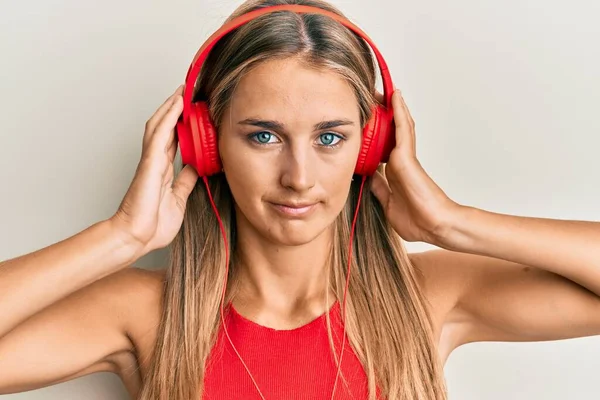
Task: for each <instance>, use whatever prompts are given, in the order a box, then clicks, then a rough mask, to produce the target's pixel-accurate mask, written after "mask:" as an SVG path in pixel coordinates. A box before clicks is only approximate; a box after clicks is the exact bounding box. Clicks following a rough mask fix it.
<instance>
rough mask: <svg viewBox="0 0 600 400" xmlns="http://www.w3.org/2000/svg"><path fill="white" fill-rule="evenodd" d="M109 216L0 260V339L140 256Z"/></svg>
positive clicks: (134, 246) (133, 243)
mask: <svg viewBox="0 0 600 400" xmlns="http://www.w3.org/2000/svg"><path fill="white" fill-rule="evenodd" d="M127 238H128V236H126V235H123V234H120V233H119V231H118V230H117V229H116V228H115V227H114V226H113V224H112V221H111V220H106V221H102V222H99V223H96V224H94V225H92V226H90V227H89V228H87V229H85V230H84V231H82V232H80V233H78V234H76V235H74V236H72V237H70V238H68V239H65V240H63V241H61V242H58V243H56V244H53V245H51V246H48V247H46V248H43V249H41V250H38V251H35V252H33V253H30V254H26V255H23V256H21V257H17V258H14V259H11V260H7V261H3V262H2V263H0V293H1V295H0V311H1V315H2V318H0V338H2V337H3V336H5V335H6V334H7V333H8V332H10V331H11V330H12V329H14V328H15V327H16V326H17V325H19V324H20V323H22V322H23V321H25V320H26V319H27V318H29V317H31V316H32V315H34V314H36V313H37V312H39V311H41V310H43V309H44V308H46V307H47V306H49V305H50V304H52V303H54V302H56V301H58V300H60V299H62V298H64V297H66V296H67V295H69V294H70V293H72V292H75V291H76V290H78V289H80V288H82V287H84V286H86V285H89V284H90V283H92V282H94V281H96V280H98V279H100V278H102V277H104V276H106V275H109V274H111V273H113V272H116V271H118V270H119V269H122V268H124V267H125V266H126V265H128V264H130V263H131V262H133V261H134V260H135V259H136V258H137V257H139V254H138V253H139V250H140V249H139V246H138V245H137V244H135V242H133V241H130V240H128V239H127Z"/></svg>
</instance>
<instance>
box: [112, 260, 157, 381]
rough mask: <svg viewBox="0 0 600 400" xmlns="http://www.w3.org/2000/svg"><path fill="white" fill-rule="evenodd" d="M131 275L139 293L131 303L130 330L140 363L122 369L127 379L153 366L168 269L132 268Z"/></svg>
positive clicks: (133, 291) (135, 290) (133, 286)
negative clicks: (133, 366) (150, 364)
mask: <svg viewBox="0 0 600 400" xmlns="http://www.w3.org/2000/svg"><path fill="white" fill-rule="evenodd" d="M129 275H130V276H129V277H128V279H127V280H128V281H129V282H128V285H129V287H130V290H131V292H132V293H135V295H134V296H133V297H132V299H131V302H130V303H129V305H128V308H129V313H130V316H131V318H130V324H129V326H128V327H127V333H128V335H129V337H130V339H131V341H132V343H133V346H134V348H133V351H134V354H135V357H136V359H137V365H136V366H135V367H136V368H135V369H134V370H132V371H127V370H124V371H122V374H121V375H122V377H123V379H124V380H125V379H128V375H127V374H128V373H129V374H134V373H135V374H140V373H141V376H144V375H145V373H146V372H147V370H148V368H149V363H150V361H151V356H152V351H153V349H154V345H155V343H156V336H157V331H158V326H159V323H160V317H161V314H162V305H163V291H164V283H165V279H166V269H157V270H146V269H141V268H130V271H129ZM138 368H139V371H137V369H138Z"/></svg>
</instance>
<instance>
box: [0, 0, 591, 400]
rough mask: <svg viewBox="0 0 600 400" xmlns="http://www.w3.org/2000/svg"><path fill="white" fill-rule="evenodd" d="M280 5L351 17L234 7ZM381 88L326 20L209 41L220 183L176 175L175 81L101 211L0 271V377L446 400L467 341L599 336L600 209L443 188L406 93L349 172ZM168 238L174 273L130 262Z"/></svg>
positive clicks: (175, 391)
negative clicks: (381, 156) (104, 216)
mask: <svg viewBox="0 0 600 400" xmlns="http://www.w3.org/2000/svg"><path fill="white" fill-rule="evenodd" d="M290 3H294V4H305V5H311V6H315V7H319V8H322V9H324V10H329V11H331V12H334V13H337V14H339V15H342V14H341V13H340V12H339V11H338V10H336V9H335V8H334V7H332V6H331V5H329V4H327V3H325V2H323V1H320V0H298V1H284V0H251V1H247V2H245V3H244V4H243V5H242V6H240V8H238V9H237V10H236V11H235V12H234V14H233V15H232V16H231V17H230V20H231V19H233V18H235V17H238V16H240V15H244V14H246V13H247V12H250V11H251V10H254V9H257V8H260V7H265V6H271V5H276V4H290ZM375 82H376V67H375V63H374V60H373V58H372V56H371V52H370V50H369V47H368V46H367V45H366V43H365V42H364V41H363V40H361V39H360V38H359V37H358V36H357V35H355V34H354V33H352V32H351V31H350V30H349V29H347V28H346V27H344V26H342V25H341V24H339V23H338V22H336V21H334V20H332V19H331V18H328V17H326V16H322V15H311V14H302V15H301V14H297V13H294V12H277V13H270V14H266V15H264V16H262V17H261V18H257V19H255V20H253V21H251V22H248V23H247V24H245V25H243V26H242V27H240V28H239V29H237V30H236V31H234V32H232V33H231V34H229V35H227V36H226V37H224V38H223V39H222V40H221V41H219V43H218V44H217V45H216V47H215V48H214V49H213V51H212V52H211V54H210V56H209V58H208V59H207V60H206V63H205V64H204V65H203V67H202V74H201V75H200V77H199V79H198V81H197V84H196V86H195V87H196V89H197V90H196V93H195V94H194V99H195V100H200V99H204V100H208V102H209V104H210V116H211V119H212V121H214V124H215V127H216V128H217V131H218V150H219V156H220V159H221V161H222V166H223V172H222V173H218V174H216V175H213V176H210V177H209V178H208V179H207V186H208V187H209V188H210V191H208V190H207V189H206V187H205V185H204V184H203V181H202V180H199V179H198V175H197V173H196V171H195V169H194V168H192V167H191V166H190V165H186V166H185V167H184V168H183V169H182V170H181V172H180V173H179V174H177V176H175V175H176V174H175V173H174V167H173V161H174V158H175V153H176V150H177V135H176V133H175V126H176V123H177V120H178V118H179V117H180V114H181V113H182V109H183V99H182V94H183V87H179V88H178V89H177V90H176V92H175V93H174V94H173V95H172V96H171V97H169V98H168V99H167V101H166V102H165V103H164V104H163V105H162V106H160V108H159V109H158V110H157V111H156V112H155V114H154V115H153V116H152V117H151V118H150V119H149V120H148V122H147V124H146V130H145V133H144V138H143V151H142V157H141V160H140V163H139V166H138V169H137V171H136V174H135V177H134V179H133V182H132V183H131V186H130V188H129V190H128V191H127V193H126V195H125V197H124V199H123V201H122V203H121V205H120V207H119V209H118V210H117V211H116V213H115V214H114V216H113V217H112V218H110V219H108V220H105V221H101V222H98V223H96V224H94V225H92V226H90V227H89V228H87V229H86V230H84V231H82V232H80V233H78V234H77V235H74V236H72V237H70V238H67V239H65V240H63V241H61V242H59V243H56V244H53V245H51V246H49V247H46V248H43V249H40V250H38V251H36V252H33V253H31V254H26V255H23V256H21V257H17V258H14V259H11V260H7V261H4V262H3V263H2V264H1V265H0V293H2V295H1V296H0V311H1V315H2V318H1V319H0V393H2V394H6V393H16V392H22V391H27V390H31V389H35V388H40V387H44V386H48V385H52V384H56V383H59V382H64V381H67V380H70V379H74V378H77V377H80V376H83V375H87V374H90V373H93V372H98V371H111V372H114V373H116V374H118V375H119V376H120V377H121V378H122V380H123V382H124V383H125V385H126V387H127V389H128V391H129V392H130V394H131V396H132V398H140V399H186V400H187V399H198V398H205V399H240V398H243V399H268V400H271V399H306V398H310V399H330V398H337V399H350V398H355V399H367V398H368V399H375V398H377V397H379V398H385V399H390V400H398V399H424V400H425V399H426V400H431V399H445V398H446V390H445V385H444V379H443V365H444V362H445V361H446V359H447V358H448V356H449V354H450V353H451V352H452V351H453V350H454V349H456V348H457V347H458V346H460V345H462V344H465V343H470V342H475V341H540V340H555V339H565V338H573V337H580V336H589V335H597V334H600V297H599V296H600V224H598V223H593V222H585V221H563V220H550V219H540V218H528V217H516V216H510V215H501V214H496V213H492V212H488V211H484V210H480V209H476V208H473V207H469V206H466V205H461V204H458V203H456V202H454V201H452V200H451V199H450V198H448V196H446V194H445V193H444V192H443V191H442V190H441V189H440V188H439V187H438V186H437V185H436V184H435V183H434V182H433V181H432V179H431V178H430V177H429V176H428V175H427V173H426V172H425V171H424V169H423V168H422V166H421V165H420V163H419V161H418V160H417V157H416V150H415V145H416V141H415V124H414V122H413V120H412V118H411V116H410V113H409V111H408V108H407V106H406V104H405V102H404V100H403V99H402V96H401V94H400V92H399V91H395V92H394V94H393V97H392V105H393V113H394V114H393V115H394V121H395V135H396V136H395V140H396V144H395V147H394V149H393V151H392V153H391V155H390V157H389V162H388V163H387V164H386V167H385V169H384V168H382V167H381V168H380V169H379V171H378V172H377V173H375V174H374V175H373V176H370V177H368V178H367V179H366V181H363V179H362V177H360V176H357V175H355V174H354V172H355V165H356V163H357V158H358V157H359V151H360V148H361V141H362V128H363V127H364V126H365V124H366V123H367V121H369V119H370V118H371V110H372V107H373V105H374V104H376V101H377V99H378V98H379V99H380V96H379V95H378V94H377V93H376V89H375ZM362 188H364V189H365V190H364V192H362ZM213 200H214V206H215V208H216V209H217V210H218V214H217V213H215V212H214V210H213V205H212V204H213V203H212V202H213ZM357 209H358V214H357V215H358V216H357V220H356V227H355V231H353V229H352V225H353V222H354V220H353V218H354V212H355V211H356V210H357ZM217 215H218V216H219V218H220V219H221V220H219V219H218V218H217ZM221 222H222V226H221ZM221 227H223V230H221ZM223 233H224V234H225V238H224V237H222V234H223ZM224 239H226V241H225V240H224ZM403 240H404V241H409V242H413V241H424V242H428V243H431V244H433V245H435V246H437V247H439V250H432V251H427V252H423V253H415V254H407V252H406V250H405V248H404V247H403V242H402V241H403ZM226 244H229V246H227V245H226ZM350 244H352V248H351V253H350V256H349V253H348V251H349V249H350V248H349V246H350ZM168 245H169V246H170V249H171V258H170V263H169V265H168V266H166V267H165V268H164V269H161V270H158V271H147V270H142V269H138V268H132V267H130V266H131V264H132V263H133V262H134V261H135V260H137V259H138V258H139V257H141V256H142V255H144V254H147V253H148V252H150V251H152V250H154V249H158V248H162V247H165V246H168ZM229 255H230V256H231V257H229ZM348 263H349V264H348ZM347 265H349V266H350V268H349V270H347ZM348 271H349V273H348ZM347 283H348V286H346V284H347ZM346 289H347V291H346ZM346 292H347V293H346ZM346 294H347V296H346ZM222 295H224V297H222ZM225 328H226V329H225ZM346 338H347V346H346V347H344V343H345V342H344V341H345V340H346ZM338 368H339V370H338ZM201 396H202V397H201Z"/></svg>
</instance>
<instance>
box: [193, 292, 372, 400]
mask: <svg viewBox="0 0 600 400" xmlns="http://www.w3.org/2000/svg"><path fill="white" fill-rule="evenodd" d="M224 310H225V323H226V324H227V332H228V333H229V336H230V337H231V341H232V342H233V344H234V345H235V347H236V349H237V350H238V352H239V353H240V355H241V357H242V359H243V360H244V362H245V363H246V365H247V366H248V369H249V370H250V373H251V374H252V376H253V377H254V379H255V380H256V384H257V385H258V387H259V388H260V391H261V392H262V394H263V396H264V398H265V400H306V399H310V400H330V399H331V393H332V391H333V383H334V381H335V377H336V373H337V366H336V364H335V362H334V358H333V354H332V352H331V348H330V346H329V340H328V336H327V321H326V319H325V318H326V317H325V314H322V315H321V316H319V317H317V318H316V319H314V320H313V321H311V322H309V323H307V324H305V325H303V326H300V327H298V328H295V329H290V330H277V329H273V328H269V327H266V326H262V325H259V324H257V323H255V322H253V321H251V320H249V319H247V318H245V317H244V316H242V315H241V314H239V313H238V312H237V311H236V310H235V308H234V307H233V305H232V304H231V303H229V304H228V305H227V307H225V309H224ZM329 316H330V319H331V328H332V333H333V337H334V343H335V347H336V353H337V354H338V357H339V354H340V350H341V345H342V336H341V335H342V333H343V326H342V322H341V311H340V304H339V301H336V302H335V303H334V304H333V306H332V307H331V309H330V310H329ZM342 373H343V374H344V376H345V378H346V381H347V382H348V384H347V385H345V384H344V381H343V380H342V376H341V374H342ZM377 393H378V395H379V388H378V390H377ZM202 399H203V400H242V399H243V400H255V399H256V400H261V397H260V394H259V393H258V391H257V390H256V387H255V386H254V383H253V382H252V379H251V378H250V375H248V372H247V371H246V369H245V368H244V365H243V364H242V362H241V361H240V359H239V358H238V356H237V354H236V353H235V352H234V350H233V348H232V346H231V343H230V342H229V340H228V339H227V336H226V335H225V332H224V330H223V326H222V325H221V327H220V328H219V333H218V338H217V342H216V344H215V346H214V347H213V349H212V350H211V353H210V355H209V359H208V362H207V367H206V374H205V380H204V394H203V397H202ZM334 399H335V400H350V399H353V400H365V399H367V377H366V374H365V372H364V369H363V367H362V365H361V363H360V361H359V360H358V358H357V357H356V354H355V353H354V351H353V349H352V347H351V345H350V342H349V340H348V336H346V342H345V344H344V355H343V358H342V368H341V373H340V376H339V377H338V381H337V387H336V389H335V397H334Z"/></svg>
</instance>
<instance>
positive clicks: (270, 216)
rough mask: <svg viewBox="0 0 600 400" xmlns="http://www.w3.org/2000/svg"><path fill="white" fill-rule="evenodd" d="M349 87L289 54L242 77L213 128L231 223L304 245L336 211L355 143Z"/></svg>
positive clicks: (356, 119)
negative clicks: (233, 220)
mask: <svg viewBox="0 0 600 400" xmlns="http://www.w3.org/2000/svg"><path fill="white" fill-rule="evenodd" d="M361 133H362V130H361V127H360V113H359V107H358V103H357V99H356V96H355V94H354V92H353V90H352V87H351V86H350V85H349V84H348V83H346V81H344V80H343V78H341V77H339V76H338V75H337V74H335V73H333V72H329V71H320V70H314V69H308V68H306V67H303V66H302V65H301V64H300V63H299V62H298V61H297V60H295V59H286V60H273V61H268V62H265V63H262V64H261V65H260V66H257V67H256V68H254V69H253V70H252V71H250V72H249V73H247V74H246V75H244V76H243V78H242V79H241V81H240V82H239V85H238V87H237V88H236V90H235V93H234V95H233V98H232V101H231V103H230V105H229V108H228V109H227V110H225V113H224V116H223V120H222V121H221V128H220V132H219V152H220V156H221V159H222V162H223V169H224V172H225V175H226V177H227V181H228V183H229V186H230V188H231V191H232V194H233V197H234V199H235V203H236V213H237V214H236V216H237V221H238V229H240V230H246V229H249V230H251V231H255V232H256V233H258V234H259V235H261V236H262V237H264V238H266V239H267V240H268V241H270V242H273V243H277V244H283V245H298V244H303V243H307V242H309V241H311V240H313V239H314V238H316V237H317V236H318V235H320V234H322V233H323V232H325V231H326V229H327V228H328V227H329V226H331V224H332V223H333V221H334V220H335V218H336V217H337V215H338V214H339V213H340V211H341V210H342V208H343V206H344V204H345V202H346V199H347V197H348V192H349V189H350V181H351V179H352V174H353V172H354V167H355V165H356V160H357V158H358V152H359V150H360V144H361Z"/></svg>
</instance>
